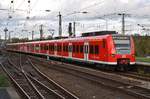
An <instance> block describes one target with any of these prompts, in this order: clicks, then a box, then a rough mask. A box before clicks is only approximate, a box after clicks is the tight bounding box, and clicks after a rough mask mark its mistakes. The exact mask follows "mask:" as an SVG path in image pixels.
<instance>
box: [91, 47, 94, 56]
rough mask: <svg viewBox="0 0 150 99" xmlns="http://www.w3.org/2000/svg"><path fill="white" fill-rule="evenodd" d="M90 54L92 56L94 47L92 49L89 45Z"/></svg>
mask: <svg viewBox="0 0 150 99" xmlns="http://www.w3.org/2000/svg"><path fill="white" fill-rule="evenodd" d="M90 54H94V47H93V45H90Z"/></svg>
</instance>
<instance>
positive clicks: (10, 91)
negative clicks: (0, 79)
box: [0, 87, 21, 99]
mask: <svg viewBox="0 0 150 99" xmlns="http://www.w3.org/2000/svg"><path fill="white" fill-rule="evenodd" d="M0 99H21V98H20V97H19V95H18V94H17V92H16V91H15V90H14V88H12V87H1V88H0Z"/></svg>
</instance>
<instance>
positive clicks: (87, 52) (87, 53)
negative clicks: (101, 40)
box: [84, 42, 89, 61]
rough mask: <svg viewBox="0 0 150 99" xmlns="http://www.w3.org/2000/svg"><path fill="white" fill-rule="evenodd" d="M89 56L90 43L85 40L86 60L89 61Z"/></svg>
mask: <svg viewBox="0 0 150 99" xmlns="http://www.w3.org/2000/svg"><path fill="white" fill-rule="evenodd" d="M88 58H89V43H88V42H85V43H84V60H85V61H88Z"/></svg>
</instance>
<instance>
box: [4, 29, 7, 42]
mask: <svg viewBox="0 0 150 99" xmlns="http://www.w3.org/2000/svg"><path fill="white" fill-rule="evenodd" d="M7 31H8V29H7V28H5V29H4V32H5V41H6V40H7Z"/></svg>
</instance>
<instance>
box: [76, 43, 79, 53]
mask: <svg viewBox="0 0 150 99" xmlns="http://www.w3.org/2000/svg"><path fill="white" fill-rule="evenodd" d="M76 52H77V53H79V45H76Z"/></svg>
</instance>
